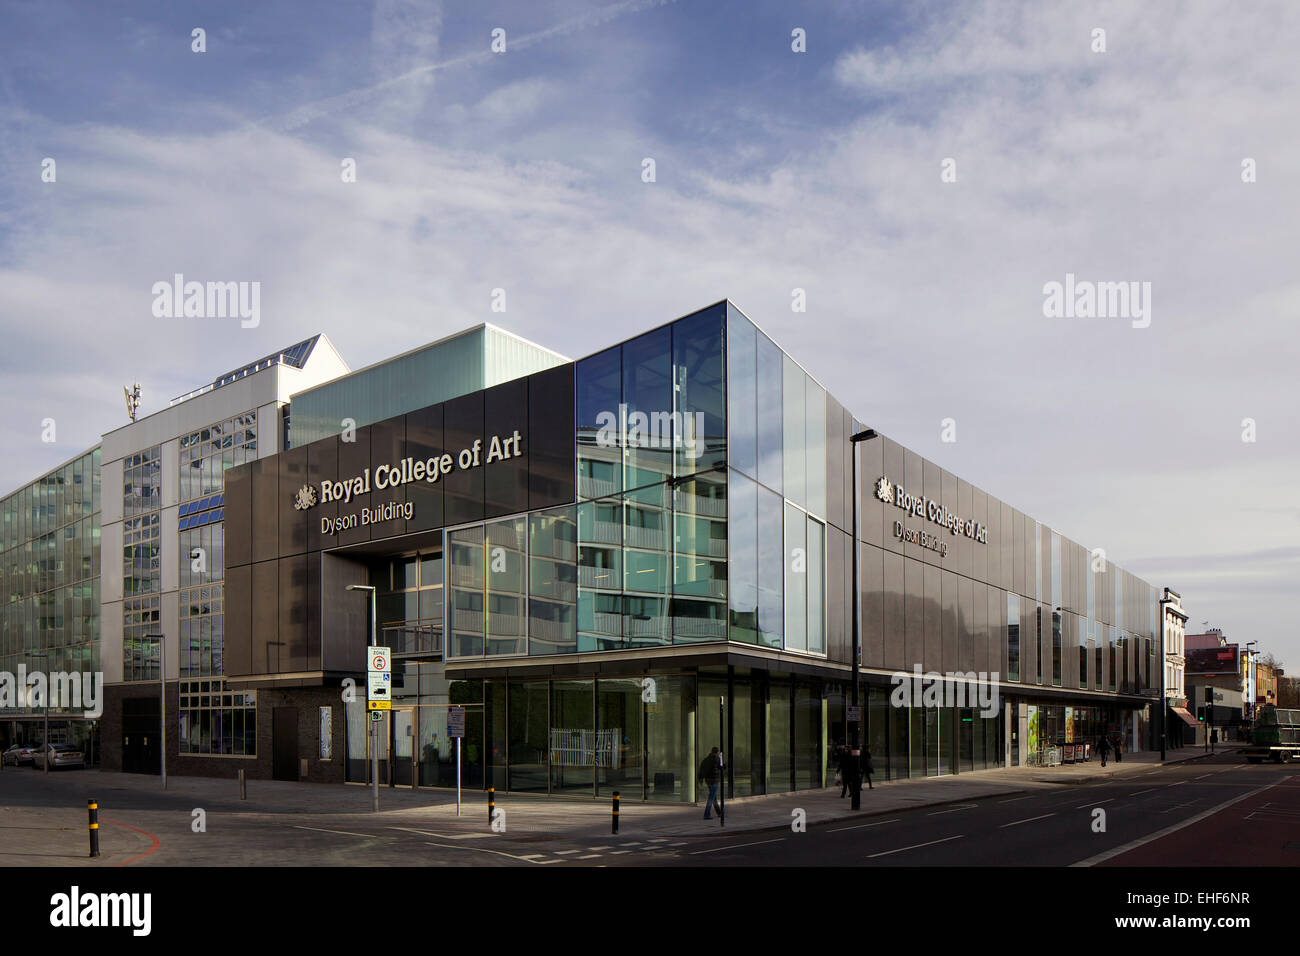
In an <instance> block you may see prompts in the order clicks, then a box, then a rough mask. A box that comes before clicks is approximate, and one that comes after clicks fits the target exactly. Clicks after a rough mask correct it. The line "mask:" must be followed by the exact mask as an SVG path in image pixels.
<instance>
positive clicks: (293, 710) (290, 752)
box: [271, 707, 298, 780]
mask: <svg viewBox="0 0 1300 956" xmlns="http://www.w3.org/2000/svg"><path fill="white" fill-rule="evenodd" d="M271 779H272V780H297V779H298V708H297V707H276V708H274V709H273V710H272V711H271Z"/></svg>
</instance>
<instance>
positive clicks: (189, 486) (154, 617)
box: [123, 410, 258, 756]
mask: <svg viewBox="0 0 1300 956" xmlns="http://www.w3.org/2000/svg"><path fill="white" fill-rule="evenodd" d="M257 442H258V435H257V412H256V410H249V411H246V412H244V413H242V414H239V415H235V416H233V417H232V418H228V419H225V420H223V421H219V422H213V423H212V424H210V425H208V426H207V427H205V428H197V429H194V430H193V431H191V432H189V433H188V434H185V435H181V436H180V438H179V439H178V440H177V456H178V473H177V489H178V491H177V497H178V499H179V502H180V505H179V507H178V508H177V531H178V537H179V545H180V547H179V560H180V564H179V568H178V583H179V587H180V595H179V600H178V622H177V626H178V628H179V634H178V646H179V648H180V662H179V665H178V671H179V675H180V687H179V712H178V714H177V721H178V724H179V741H180V743H179V749H180V752H181V753H183V754H221V755H226V756H230V755H239V756H251V755H255V754H256V753H257V694H256V692H253V691H248V692H244V691H233V690H231V689H230V687H229V686H227V684H226V682H225V680H224V679H223V675H224V674H225V620H226V618H225V603H226V600H225V598H226V589H225V576H226V556H225V541H226V525H225V499H226V496H225V488H226V472H227V471H228V470H230V469H231V468H234V467H237V466H239V465H243V464H245V463H246V462H250V461H255V460H256V459H257V455H258V446H257ZM132 460H134V459H132ZM123 465H124V468H125V466H126V462H123ZM134 467H135V466H134V465H133V466H132V470H134ZM155 494H156V492H155ZM124 514H125V512H124ZM153 520H154V522H155V524H156V521H157V514H156V512H155V514H154V516H153ZM123 527H124V533H125V527H126V523H125V521H124V523H123ZM133 618H134V620H133V621H132V622H130V626H131V628H132V630H133V632H134V637H133V644H136V645H140V646H141V653H142V654H143V653H144V652H148V653H153V652H154V651H156V647H153V646H149V645H147V644H144V643H143V638H144V635H145V634H147V633H149V632H150V631H152V632H154V633H156V632H157V631H158V630H159V626H160V624H161V622H160V620H159V617H158V606H157V603H156V599H155V600H153V601H151V602H150V604H149V606H148V607H140V608H137V609H134V610H133ZM123 637H124V640H123V645H124V648H125V645H126V640H125V634H124V635H123ZM150 643H151V644H152V643H156V642H150ZM135 673H142V671H140V670H138V669H137V670H136V671H135ZM152 673H153V676H152V677H151V678H148V679H154V680H156V679H157V671H156V669H153V671H152ZM138 679H145V678H143V677H141V678H138Z"/></svg>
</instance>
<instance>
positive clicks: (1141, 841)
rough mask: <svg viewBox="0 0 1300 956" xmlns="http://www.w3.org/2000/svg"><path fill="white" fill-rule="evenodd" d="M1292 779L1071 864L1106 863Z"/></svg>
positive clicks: (1254, 791)
mask: <svg viewBox="0 0 1300 956" xmlns="http://www.w3.org/2000/svg"><path fill="white" fill-rule="evenodd" d="M1290 779H1291V778H1290V777H1289V776H1288V777H1283V778H1282V779H1281V780H1278V781H1276V782H1274V783H1270V784H1265V785H1264V786H1262V787H1259V788H1257V789H1255V790H1251V791H1249V792H1247V793H1243V794H1241V796H1238V797H1233V798H1232V799H1231V800H1225V801H1224V802H1223V803H1221V804H1219V805H1218V806H1217V807H1210V809H1208V810H1202V811H1201V812H1200V813H1198V814H1195V815H1194V816H1191V817H1188V818H1187V819H1186V820H1182V821H1180V822H1178V823H1175V824H1173V825H1171V826H1167V827H1165V828H1164V829H1163V830H1157V831H1156V832H1155V833H1150V834H1148V835H1146V836H1144V837H1138V839H1136V840H1130V841H1129V842H1128V843H1125V844H1124V845H1123V846H1117V847H1115V849H1113V850H1106V851H1105V852H1103V853H1098V854H1097V855H1096V856H1090V857H1088V858H1087V859H1086V860H1080V861H1079V862H1077V863H1071V864H1070V865H1071V866H1096V865H1097V864H1098V863H1105V862H1106V861H1107V860H1109V859H1111V858H1112V857H1116V856H1119V855H1120V854H1121V853H1127V852H1128V851H1129V850H1136V849H1137V848H1138V847H1140V846H1146V844H1148V843H1150V842H1151V841H1153V840H1159V839H1160V838H1161V837H1165V836H1168V835H1169V834H1171V833H1177V832H1178V831H1179V830H1181V829H1183V827H1189V826H1191V825H1192V824H1193V823H1199V822H1200V821H1201V820H1204V819H1205V818H1206V817H1209V816H1213V815H1214V814H1216V813H1218V812H1219V811H1220V810H1226V809H1227V808H1228V807H1230V806H1232V805H1233V804H1234V803H1240V802H1241V801H1242V800H1245V799H1246V798H1247V797H1253V796H1254V795H1255V794H1257V793H1263V792H1264V791H1265V790H1268V789H1269V788H1270V787H1276V786H1277V785H1278V784H1279V783H1285V782H1286V781H1288V780H1290Z"/></svg>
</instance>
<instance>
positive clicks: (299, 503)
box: [293, 485, 316, 511]
mask: <svg viewBox="0 0 1300 956" xmlns="http://www.w3.org/2000/svg"><path fill="white" fill-rule="evenodd" d="M315 503H316V489H315V488H313V487H312V486H311V485H303V486H302V487H301V488H299V489H298V494H297V495H296V496H294V499H293V509H294V511H306V510H307V509H308V508H310V507H311V506H312V505H314V504H315Z"/></svg>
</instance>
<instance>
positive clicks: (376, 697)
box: [366, 647, 393, 710]
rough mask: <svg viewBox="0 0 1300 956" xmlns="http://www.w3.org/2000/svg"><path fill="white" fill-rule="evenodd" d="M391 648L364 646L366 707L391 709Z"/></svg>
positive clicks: (370, 708) (369, 708) (368, 708)
mask: <svg viewBox="0 0 1300 956" xmlns="http://www.w3.org/2000/svg"><path fill="white" fill-rule="evenodd" d="M391 650H392V649H391V648H388V647H368V648H366V655H367V656H366V661H367V663H366V709H367V710H392V707H393V700H392V698H393V657H392V654H391Z"/></svg>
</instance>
